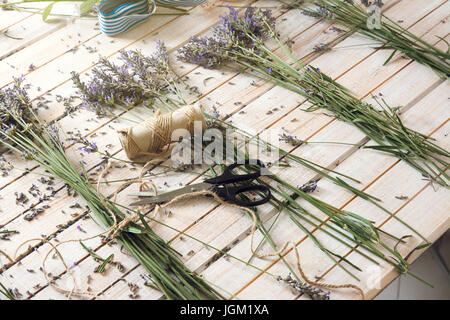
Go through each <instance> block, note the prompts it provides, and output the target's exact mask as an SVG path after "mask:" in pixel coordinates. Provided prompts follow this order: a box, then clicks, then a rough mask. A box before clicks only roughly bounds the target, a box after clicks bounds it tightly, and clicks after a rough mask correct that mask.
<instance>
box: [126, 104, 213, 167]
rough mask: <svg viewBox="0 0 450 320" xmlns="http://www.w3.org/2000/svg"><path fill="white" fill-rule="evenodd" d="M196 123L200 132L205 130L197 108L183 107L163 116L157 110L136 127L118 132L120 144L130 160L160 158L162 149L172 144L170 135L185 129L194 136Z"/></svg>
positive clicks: (204, 123) (200, 111)
mask: <svg viewBox="0 0 450 320" xmlns="http://www.w3.org/2000/svg"><path fill="white" fill-rule="evenodd" d="M196 121H199V122H201V124H202V131H203V130H205V128H206V120H205V118H204V117H203V114H202V110H201V108H200V107H199V106H192V105H189V106H185V107H183V108H180V109H178V110H177V111H174V112H172V113H168V114H164V115H162V114H161V111H160V110H158V111H157V112H156V114H155V116H154V117H151V118H148V119H147V120H145V121H143V122H141V123H139V124H138V125H136V126H133V127H130V128H127V129H122V130H119V131H118V133H119V139H120V143H121V144H122V147H123V148H124V150H125V152H126V154H127V157H128V158H129V159H131V160H133V159H138V158H143V157H145V158H151V157H161V156H162V153H164V150H163V148H164V147H167V146H169V145H170V144H171V143H172V133H173V132H174V131H175V130H177V129H186V130H188V131H189V132H190V134H194V122H196ZM166 151H167V150H166Z"/></svg>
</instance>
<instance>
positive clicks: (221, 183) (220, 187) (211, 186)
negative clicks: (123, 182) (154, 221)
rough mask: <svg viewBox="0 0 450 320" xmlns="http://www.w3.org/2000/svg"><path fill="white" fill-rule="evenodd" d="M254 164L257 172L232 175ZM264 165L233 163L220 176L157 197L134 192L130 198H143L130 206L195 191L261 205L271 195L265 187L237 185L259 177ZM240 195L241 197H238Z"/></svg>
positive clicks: (248, 162) (235, 202)
mask: <svg viewBox="0 0 450 320" xmlns="http://www.w3.org/2000/svg"><path fill="white" fill-rule="evenodd" d="M249 164H256V165H257V166H259V170H258V171H256V172H252V173H248V174H234V173H233V170H234V169H236V168H238V167H239V166H241V165H244V166H245V165H249ZM264 167H265V166H264V163H262V162H261V161H259V160H248V159H247V160H246V161H245V163H243V164H238V163H233V164H231V165H229V166H226V167H225V169H224V171H223V173H222V175H220V176H217V177H214V178H211V179H206V180H204V181H203V182H202V183H197V184H193V185H189V186H186V187H183V188H180V189H177V190H174V191H169V192H166V193H163V194H161V195H158V196H154V195H153V192H152V191H144V192H136V193H131V194H129V195H130V196H138V197H145V198H144V199H141V200H139V201H136V202H133V203H132V204H131V205H132V206H141V205H146V204H152V203H154V204H160V203H165V202H169V201H170V200H172V199H173V198H175V197H177V196H180V195H183V194H186V193H192V192H197V191H212V192H214V193H215V194H217V195H218V196H219V197H220V198H222V199H223V200H225V201H229V202H231V203H234V204H237V205H239V206H244V207H253V206H259V205H262V204H264V203H266V202H268V201H269V200H270V197H271V193H270V189H269V188H268V187H267V186H264V185H261V184H254V183H251V184H244V185H242V184H237V183H239V182H251V181H253V180H255V179H257V178H259V177H260V176H261V169H262V168H264ZM252 191H254V192H258V191H259V192H260V194H261V196H260V198H258V199H257V200H251V199H249V198H248V197H245V198H244V197H242V195H243V194H245V193H247V192H252ZM240 194H241V196H239V195H240Z"/></svg>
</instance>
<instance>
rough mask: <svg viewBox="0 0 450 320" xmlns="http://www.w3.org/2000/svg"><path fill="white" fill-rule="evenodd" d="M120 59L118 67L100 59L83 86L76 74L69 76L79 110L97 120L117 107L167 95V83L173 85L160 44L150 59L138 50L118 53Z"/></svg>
mask: <svg viewBox="0 0 450 320" xmlns="http://www.w3.org/2000/svg"><path fill="white" fill-rule="evenodd" d="M119 59H120V60H121V61H122V64H120V65H119V64H115V63H113V62H111V61H109V60H108V59H106V58H101V59H100V60H99V62H98V63H97V65H96V67H95V68H94V69H92V77H91V78H90V79H89V80H88V81H87V82H86V83H85V82H82V81H81V80H80V76H79V74H77V73H75V72H72V81H73V83H74V85H75V87H76V88H77V89H78V94H79V96H80V98H81V101H82V102H81V103H82V106H84V107H88V108H90V109H91V110H93V111H94V112H96V113H97V115H99V116H105V115H107V114H109V113H110V112H111V109H112V108H114V107H115V106H116V105H117V104H119V105H126V106H130V105H136V104H140V103H142V102H144V101H146V102H147V103H151V102H152V101H153V100H154V99H155V98H156V97H159V96H160V95H161V94H163V93H167V92H168V88H167V82H168V81H174V80H173V79H174V78H175V77H174V76H173V72H172V71H171V69H170V66H169V57H168V54H167V49H166V47H165V46H164V43H163V42H160V41H159V42H157V46H156V51H155V52H154V53H153V55H151V56H146V55H144V54H142V52H140V51H138V50H129V51H125V50H121V51H120V55H119Z"/></svg>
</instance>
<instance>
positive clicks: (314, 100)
mask: <svg viewBox="0 0 450 320" xmlns="http://www.w3.org/2000/svg"><path fill="white" fill-rule="evenodd" d="M268 37H271V38H273V39H274V40H275V41H276V42H277V43H278V45H279V46H280V47H281V49H282V50H283V52H284V53H285V54H286V55H287V56H288V57H290V58H291V59H292V64H290V63H288V62H286V61H284V60H283V59H281V58H280V57H279V56H278V55H277V54H276V53H274V52H273V51H272V50H271V49H270V48H268V47H267V46H266V45H265V44H264V40H265V39H266V38H268ZM178 58H179V59H180V60H182V61H186V62H190V63H195V64H199V65H201V66H204V67H207V68H217V67H219V66H221V65H223V64H227V63H230V62H234V63H237V64H238V65H240V66H242V67H245V68H248V69H249V70H251V71H253V73H252V74H254V75H255V74H256V75H257V76H258V77H260V78H262V79H266V80H269V81H272V82H274V83H276V84H278V85H280V86H282V87H285V88H287V89H289V90H292V91H294V92H297V93H298V94H300V95H302V96H303V97H305V98H306V99H307V100H308V101H309V102H310V103H311V104H312V105H313V106H312V107H311V108H309V109H307V110H306V111H314V110H316V109H320V108H324V109H327V110H329V111H331V112H333V114H334V115H335V116H336V117H337V118H338V119H340V120H343V121H346V122H349V123H351V124H353V125H354V126H356V127H357V128H358V129H360V130H361V131H362V132H363V133H364V134H366V135H367V136H368V137H369V138H371V139H372V140H374V141H375V142H376V143H377V145H376V146H372V147H365V148H372V149H375V150H378V151H382V152H386V153H389V154H392V155H394V156H396V157H398V158H399V159H402V160H403V161H405V162H407V163H408V164H409V165H410V166H412V167H413V168H414V169H416V170H417V171H419V172H420V173H421V174H422V175H423V176H425V177H427V178H429V179H431V180H433V181H436V182H438V183H439V184H441V185H443V186H446V187H448V186H449V180H450V177H449V175H448V174H447V173H446V172H445V171H446V169H447V168H449V167H450V153H449V152H448V151H447V150H444V149H442V148H441V147H439V146H438V145H436V144H435V143H433V142H432V140H433V139H432V138H430V137H428V136H426V135H423V134H421V133H418V132H416V131H413V130H411V129H409V128H407V127H405V126H404V125H403V123H402V121H401V119H400V117H399V115H398V108H391V107H389V106H388V105H387V104H385V103H384V101H383V104H382V103H380V105H379V107H380V108H375V107H374V106H372V105H371V104H369V103H366V102H362V101H360V100H359V99H357V98H356V97H354V96H353V95H352V93H351V92H350V91H349V90H348V89H346V88H345V87H343V86H341V85H339V84H338V83H337V82H335V81H334V80H333V79H331V78H330V77H328V76H327V75H325V74H323V73H322V72H320V70H318V69H316V68H314V67H312V66H304V65H301V64H300V63H299V61H298V60H297V59H296V58H295V57H294V56H293V54H292V53H291V51H290V49H289V47H288V46H287V45H285V44H284V43H282V41H281V40H280V39H279V37H278V35H277V33H276V31H275V28H274V19H273V17H272V16H271V14H270V11H269V10H263V9H256V8H252V7H249V8H248V9H247V10H246V11H245V14H244V16H242V17H239V16H238V14H237V12H236V11H235V10H234V9H232V8H230V13H229V14H227V15H225V16H222V17H221V22H220V24H219V25H218V26H217V27H215V28H214V30H213V35H212V36H205V37H202V38H198V37H195V38H192V39H191V40H190V41H189V43H188V44H187V45H185V46H184V47H182V48H180V49H179V51H178Z"/></svg>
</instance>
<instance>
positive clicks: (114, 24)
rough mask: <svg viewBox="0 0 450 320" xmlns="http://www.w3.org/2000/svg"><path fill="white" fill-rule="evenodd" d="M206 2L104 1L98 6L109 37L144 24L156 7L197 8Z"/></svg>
mask: <svg viewBox="0 0 450 320" xmlns="http://www.w3.org/2000/svg"><path fill="white" fill-rule="evenodd" d="M205 1H206V0H157V1H156V4H155V1H154V0H103V1H101V2H100V4H99V6H98V21H99V24H100V30H101V31H102V32H103V33H104V34H106V35H109V36H112V35H116V34H119V33H122V32H125V31H127V30H129V29H131V28H132V27H134V26H135V25H137V24H138V23H141V22H144V21H145V20H147V19H148V18H150V17H151V16H152V14H153V13H155V11H156V5H157V4H160V5H161V6H166V7H167V6H169V7H195V6H197V5H200V4H202V3H204V2H205Z"/></svg>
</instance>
